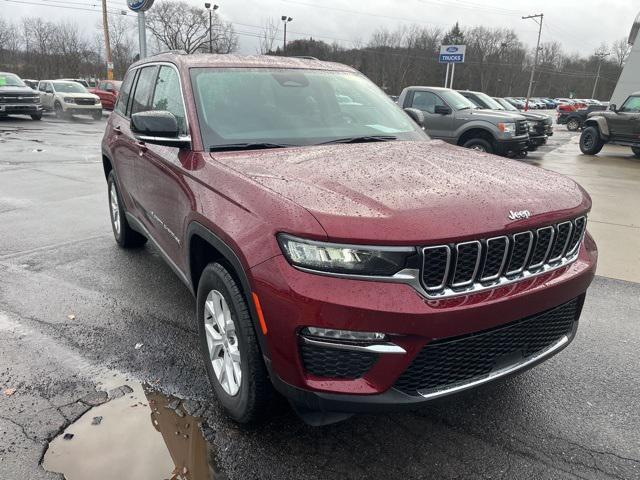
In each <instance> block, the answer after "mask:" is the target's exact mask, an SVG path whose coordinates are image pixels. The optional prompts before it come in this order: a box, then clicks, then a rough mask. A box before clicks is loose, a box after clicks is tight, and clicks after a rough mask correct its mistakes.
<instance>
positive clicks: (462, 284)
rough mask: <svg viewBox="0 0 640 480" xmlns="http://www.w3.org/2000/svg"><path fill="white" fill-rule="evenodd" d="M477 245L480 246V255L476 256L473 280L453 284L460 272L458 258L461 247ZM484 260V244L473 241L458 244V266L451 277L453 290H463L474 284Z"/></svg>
mask: <svg viewBox="0 0 640 480" xmlns="http://www.w3.org/2000/svg"><path fill="white" fill-rule="evenodd" d="M473 244H475V245H477V246H478V254H477V255H476V266H475V268H474V269H473V274H472V275H471V279H470V280H468V281H465V282H458V283H453V280H454V279H455V278H456V273H457V271H458V257H459V254H460V247H462V246H465V245H473ZM481 258H482V244H481V243H480V241H479V240H471V241H470V242H462V243H458V244H456V266H455V268H454V270H453V275H452V276H451V280H452V282H451V286H452V287H453V288H461V287H466V286H467V285H471V284H473V281H474V280H475V278H476V275H478V269H479V268H480V259H481Z"/></svg>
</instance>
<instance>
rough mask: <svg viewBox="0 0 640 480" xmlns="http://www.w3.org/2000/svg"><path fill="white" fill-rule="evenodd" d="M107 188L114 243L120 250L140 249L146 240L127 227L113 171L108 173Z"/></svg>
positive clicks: (127, 223)
mask: <svg viewBox="0 0 640 480" xmlns="http://www.w3.org/2000/svg"><path fill="white" fill-rule="evenodd" d="M107 186H108V191H109V218H110V219H111V229H112V230H113V236H114V238H115V240H116V243H117V244H118V245H120V246H121V247H122V248H136V247H141V246H142V245H144V244H145V243H147V238H146V237H145V236H144V235H141V234H140V233H138V232H136V231H135V230H133V229H132V228H131V227H130V226H129V222H127V217H126V216H125V212H124V204H123V203H122V197H121V196H120V192H119V191H118V184H117V182H116V175H115V173H114V172H113V170H112V171H111V173H109V178H108V180H107Z"/></svg>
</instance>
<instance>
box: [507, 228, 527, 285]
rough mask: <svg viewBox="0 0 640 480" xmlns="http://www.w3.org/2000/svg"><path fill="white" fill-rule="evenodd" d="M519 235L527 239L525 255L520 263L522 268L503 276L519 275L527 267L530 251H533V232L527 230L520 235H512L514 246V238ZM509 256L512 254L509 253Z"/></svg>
mask: <svg viewBox="0 0 640 480" xmlns="http://www.w3.org/2000/svg"><path fill="white" fill-rule="evenodd" d="M519 235H527V236H528V237H529V246H528V247H527V253H526V255H525V256H524V262H522V266H521V267H520V268H518V269H516V270H511V271H509V272H505V275H520V274H521V273H522V272H524V269H525V268H526V266H527V262H528V261H529V256H530V255H531V250H532V249H533V232H532V231H531V230H528V231H526V232H520V233H516V234H514V235H513V238H514V242H513V244H514V246H515V244H516V242H515V238H516V237H517V236H519ZM511 254H512V255H513V252H511Z"/></svg>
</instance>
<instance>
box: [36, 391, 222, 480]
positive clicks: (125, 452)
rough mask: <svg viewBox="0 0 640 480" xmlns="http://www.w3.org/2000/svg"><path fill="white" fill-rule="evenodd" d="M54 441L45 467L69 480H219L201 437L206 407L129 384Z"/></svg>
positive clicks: (212, 452)
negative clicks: (203, 414)
mask: <svg viewBox="0 0 640 480" xmlns="http://www.w3.org/2000/svg"><path fill="white" fill-rule="evenodd" d="M129 385H130V387H129V386H121V387H118V388H116V389H114V390H112V391H110V392H109V396H110V397H111V398H112V400H109V401H107V402H106V403H103V404H101V405H98V406H96V407H93V408H91V409H90V410H89V411H88V412H87V413H85V414H84V415H82V416H81V417H80V418H79V419H78V420H76V421H75V422H74V423H72V424H71V425H69V426H68V427H67V428H66V429H65V430H64V431H63V432H61V433H60V434H59V435H58V436H57V437H56V438H55V439H54V440H53V441H51V442H50V444H49V448H48V450H47V452H46V454H45V456H44V460H43V467H44V468H45V470H48V471H50V472H56V473H62V474H64V476H65V479H66V480H81V479H87V478H90V479H92V480H102V479H114V478H135V479H136V480H146V479H148V480H159V479H166V480H212V479H216V480H221V479H225V478H226V476H225V475H223V474H222V473H221V472H218V471H217V470H216V469H215V468H214V466H215V455H214V451H213V449H212V447H211V446H210V445H209V444H208V443H207V441H206V440H205V438H204V437H203V435H202V432H201V425H202V419H201V418H200V417H199V416H198V415H202V413H203V411H202V406H200V404H198V403H197V402H190V401H181V400H180V399H178V398H174V397H169V396H166V395H163V394H161V393H158V392H156V391H154V390H153V389H151V388H150V387H149V386H147V385H144V386H143V385H141V384H129Z"/></svg>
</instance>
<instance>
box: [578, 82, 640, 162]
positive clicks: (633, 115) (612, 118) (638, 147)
mask: <svg viewBox="0 0 640 480" xmlns="http://www.w3.org/2000/svg"><path fill="white" fill-rule="evenodd" d="M607 143H613V144H615V145H623V146H627V147H631V150H632V151H633V154H634V155H635V156H636V157H638V158H640V92H635V93H633V94H632V95H631V96H629V98H627V100H626V101H625V102H624V103H623V104H622V107H620V108H617V106H616V105H611V106H610V107H609V110H604V111H599V112H591V113H589V115H588V116H587V119H586V120H585V122H584V130H583V131H582V135H581V136H580V150H581V151H582V153H584V154H585V155H597V154H598V153H600V150H602V147H604V146H605V144H607Z"/></svg>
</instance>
